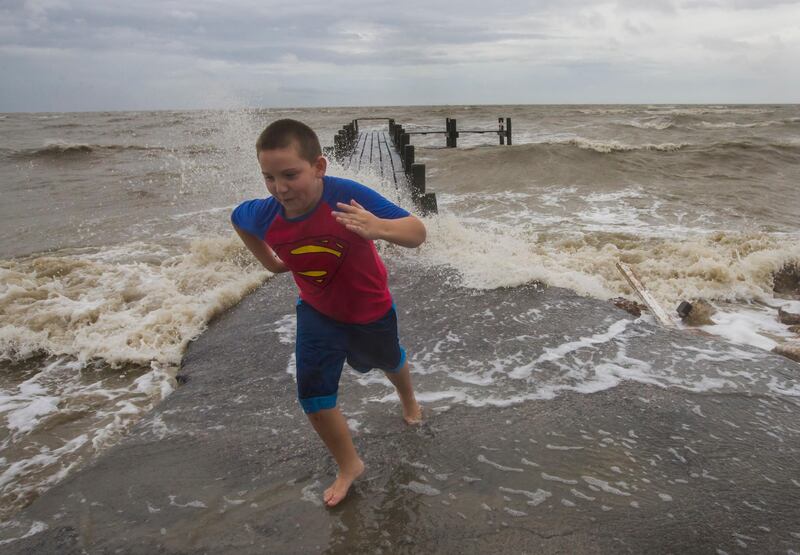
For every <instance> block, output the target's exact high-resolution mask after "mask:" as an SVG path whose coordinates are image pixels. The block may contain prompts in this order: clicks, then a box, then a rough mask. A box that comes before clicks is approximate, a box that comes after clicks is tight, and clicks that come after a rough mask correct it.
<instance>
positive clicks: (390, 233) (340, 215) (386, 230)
mask: <svg viewBox="0 0 800 555" xmlns="http://www.w3.org/2000/svg"><path fill="white" fill-rule="evenodd" d="M336 207H337V209H338V211H337V212H333V215H334V216H335V217H336V221H337V222H339V223H340V224H342V225H343V226H345V227H346V228H347V229H349V230H350V231H352V232H353V233H357V234H359V235H360V236H361V237H364V238H365V239H383V240H384V241H389V242H390V243H394V244H395V245H400V246H401V247H409V248H414V247H418V246H420V245H421V244H422V243H424V242H425V237H426V234H427V232H426V231H425V224H423V223H422V222H421V221H420V220H419V218H417V217H416V216H406V217H404V218H397V219H383V218H379V217H377V216H376V215H375V214H373V213H372V212H370V211H369V210H367V209H365V208H364V207H363V206H361V205H360V204H358V203H357V202H356V201H355V200H351V201H350V204H344V203H343V202H338V203H336Z"/></svg>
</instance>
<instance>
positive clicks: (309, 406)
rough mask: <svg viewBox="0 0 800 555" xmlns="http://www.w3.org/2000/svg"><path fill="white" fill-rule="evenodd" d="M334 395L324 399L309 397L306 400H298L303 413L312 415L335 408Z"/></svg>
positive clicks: (326, 396)
mask: <svg viewBox="0 0 800 555" xmlns="http://www.w3.org/2000/svg"><path fill="white" fill-rule="evenodd" d="M336 396H337V395H336V393H334V394H333V395H325V396H324V397H309V398H307V399H299V401H300V405H301V406H302V407H303V412H305V413H306V414H312V413H314V412H319V411H321V410H324V409H332V408H334V407H335V406H336Z"/></svg>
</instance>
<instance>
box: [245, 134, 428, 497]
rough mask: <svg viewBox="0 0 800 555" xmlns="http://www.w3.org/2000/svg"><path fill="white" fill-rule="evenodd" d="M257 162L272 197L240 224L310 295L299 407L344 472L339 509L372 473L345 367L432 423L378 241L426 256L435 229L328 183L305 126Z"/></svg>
mask: <svg viewBox="0 0 800 555" xmlns="http://www.w3.org/2000/svg"><path fill="white" fill-rule="evenodd" d="M256 154H257V156H258V163H259V165H260V166H261V172H262V173H263V175H264V181H265V182H266V186H267V190H268V191H269V193H270V194H271V195H272V196H271V197H270V198H266V199H255V200H251V201H247V202H244V203H242V204H241V205H239V206H238V207H237V208H236V209H235V210H234V211H233V214H232V215H231V221H232V222H233V225H234V229H236V232H237V233H238V234H239V237H241V238H242V241H244V244H245V245H246V246H247V248H248V249H249V250H250V251H251V252H252V253H253V255H254V256H255V257H256V258H257V259H258V260H259V262H261V264H263V265H264V267H265V268H267V269H268V270H269V271H271V272H273V273H280V272H287V271H291V272H292V275H293V277H294V280H295V283H296V284H297V287H298V289H299V290H300V299H299V300H298V301H297V342H296V345H295V351H296V357H297V391H298V398H299V399H300V404H301V405H302V407H303V410H304V411H305V413H306V414H307V415H308V419H309V420H310V422H311V425H312V426H313V427H314V429H315V430H316V432H317V434H319V436H320V438H321V439H322V441H323V442H324V443H325V445H326V446H327V447H328V450H329V451H330V452H331V454H332V455H333V458H334V459H335V460H336V464H337V465H338V466H339V471H338V473H337V476H336V480H335V481H334V482H333V484H332V485H331V486H330V487H329V488H328V489H327V490H325V493H324V494H323V500H324V502H325V504H326V505H327V506H329V507H332V506H334V505H336V504H337V503H339V502H340V501H341V500H342V499H344V497H345V496H346V495H347V491H348V490H349V488H350V485H351V484H352V483H353V481H354V480H355V479H356V478H358V477H359V476H360V475H361V473H362V472H364V463H363V462H362V461H361V459H360V458H359V456H358V454H357V453H356V450H355V448H354V446H353V440H352V438H351V437H350V430H349V429H348V427H347V422H346V421H345V419H344V416H343V415H342V413H341V412H340V411H339V409H338V408H337V407H336V393H337V390H338V386H339V377H340V375H341V372H342V366H343V364H344V361H345V360H347V362H348V363H349V364H350V366H352V367H353V368H355V369H356V370H358V371H359V372H368V371H369V370H370V369H372V368H380V369H381V370H383V371H384V372H385V373H386V376H387V378H389V381H391V382H392V384H393V385H394V387H395V389H396V390H397V394H398V396H399V397H400V401H401V403H402V406H403V418H404V419H405V421H406V422H407V423H409V424H414V423H418V422H419V421H420V420H421V418H422V414H421V410H420V407H419V404H418V403H417V401H416V398H415V397H414V390H413V388H412V385H411V377H410V375H409V371H408V361H407V360H406V355H405V351H404V350H403V349H402V348H401V347H400V344H399V341H398V337H397V315H396V313H395V309H394V303H393V302H392V297H391V294H390V293H389V289H388V287H387V275H386V268H385V267H384V265H383V262H382V261H381V259H380V257H379V256H378V252H377V250H376V249H375V244H374V243H373V240H375V239H383V240H385V241H389V242H391V243H394V244H396V245H402V246H404V247H412V248H413V247H417V246H419V245H420V244H422V243H423V242H424V241H425V234H426V231H425V226H424V225H423V224H422V222H421V221H420V220H419V219H417V218H416V217H414V216H412V215H411V214H409V213H408V212H407V211H405V210H403V209H402V208H400V207H399V206H396V205H395V204H393V203H391V202H390V201H388V200H387V199H385V198H384V197H382V196H381V195H379V194H378V193H376V192H375V191H373V190H371V189H369V188H367V187H365V186H364V185H361V184H359V183H356V182H355V181H350V180H347V179H341V178H336V177H331V176H326V175H325V170H326V169H327V161H326V160H325V158H323V157H322V150H321V148H320V144H319V139H318V138H317V136H316V134H315V133H314V131H312V130H311V128H310V127H308V126H307V125H305V124H303V123H301V122H299V121H295V120H291V119H282V120H278V121H275V122H273V123H271V124H270V125H269V126H268V127H267V128H266V129H265V130H264V131H263V132H262V133H261V135H260V136H259V138H258V141H256Z"/></svg>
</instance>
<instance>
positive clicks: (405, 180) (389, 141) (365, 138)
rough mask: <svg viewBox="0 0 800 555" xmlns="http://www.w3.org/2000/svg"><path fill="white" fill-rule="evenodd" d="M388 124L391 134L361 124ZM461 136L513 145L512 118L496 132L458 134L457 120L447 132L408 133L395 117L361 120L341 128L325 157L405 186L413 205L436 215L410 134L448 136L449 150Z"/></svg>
mask: <svg viewBox="0 0 800 555" xmlns="http://www.w3.org/2000/svg"><path fill="white" fill-rule="evenodd" d="M360 121H361V122H363V121H387V122H388V124H389V128H388V132H387V131H384V130H380V129H365V130H363V131H362V130H360V129H359V122H360ZM461 133H490V134H491V133H496V134H497V135H498V137H499V141H500V144H501V145H502V144H508V145H510V144H511V118H505V120H504V118H498V126H497V129H467V130H462V131H459V130H458V127H457V123H456V120H455V119H451V118H447V120H446V122H445V131H406V130H405V129H404V128H403V126H402V125H400V124H397V123H396V122H395V120H394V119H393V118H358V119H354V120H352V121H351V122H350V123H348V124H346V125H344V126H342V129H340V130H339V131H338V133H337V134H336V136H335V137H334V140H333V147H329V148H326V149H325V154H327V155H329V156H333V157H334V158H335V159H336V160H337V161H338V162H339V163H340V164H342V165H343V166H345V167H347V168H354V169H355V170H356V171H360V170H361V169H362V167H370V168H371V169H372V170H373V171H375V172H376V173H380V176H381V177H382V178H386V177H388V178H389V179H391V180H392V181H393V182H394V184H395V187H398V188H399V187H400V185H403V186H406V187H408V188H409V189H410V191H411V197H412V199H413V200H414V203H415V204H416V205H417V207H418V208H419V210H420V211H421V212H422V213H423V214H430V213H434V214H435V213H436V212H437V211H438V208H437V204H436V195H435V194H434V193H428V192H426V190H425V164H417V163H416V162H415V159H414V158H415V155H414V146H413V145H411V144H410V142H411V135H432V134H443V135H446V144H447V147H449V148H456V147H457V145H458V137H459V135H460V134H461Z"/></svg>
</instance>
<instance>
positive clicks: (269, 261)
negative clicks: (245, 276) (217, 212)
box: [233, 225, 289, 274]
mask: <svg viewBox="0 0 800 555" xmlns="http://www.w3.org/2000/svg"><path fill="white" fill-rule="evenodd" d="M233 229H235V230H236V233H238V234H239V237H241V239H242V242H243V243H244V246H246V247H247V249H248V250H249V251H250V252H252V253H253V256H255V257H256V258H257V259H258V261H259V262H261V265H262V266H264V267H265V268H266V269H267V270H269V271H270V272H272V273H273V274H280V273H282V272H288V271H289V268H287V267H286V264H284V263H283V260H281V259H280V258H278V256H277V255H276V254H275V253H274V252H273V251H272V249H271V248H269V245H267V244H266V243H265V242H264V241H262V240H261V239H259V238H258V237H256V236H255V235H251V234H249V233H247V232H246V231H244V230H242V229H239V228H238V227H236V226H235V225H234V226H233Z"/></svg>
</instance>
